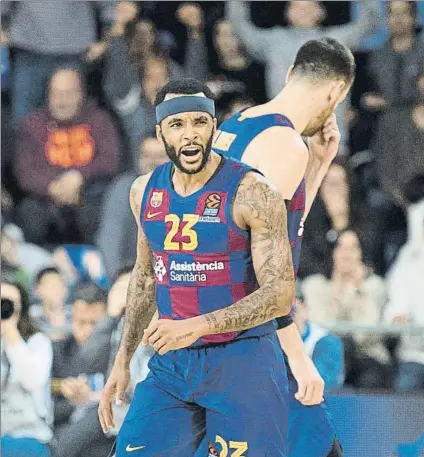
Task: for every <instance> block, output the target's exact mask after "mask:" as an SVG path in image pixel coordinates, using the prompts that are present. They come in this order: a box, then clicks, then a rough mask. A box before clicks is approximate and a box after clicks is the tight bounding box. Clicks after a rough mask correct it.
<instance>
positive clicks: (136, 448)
mask: <svg viewBox="0 0 424 457" xmlns="http://www.w3.org/2000/svg"><path fill="white" fill-rule="evenodd" d="M145 447H146V446H135V447H132V446H131V445H130V444H127V447H126V448H125V450H126V451H127V452H133V451H139V450H140V449H144V448H145Z"/></svg>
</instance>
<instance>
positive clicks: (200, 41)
mask: <svg viewBox="0 0 424 457" xmlns="http://www.w3.org/2000/svg"><path fill="white" fill-rule="evenodd" d="M118 11H119V9H118ZM177 15H178V18H179V20H180V21H181V22H182V23H183V24H184V25H185V26H186V28H187V30H188V40H187V46H186V53H185V54H186V55H185V63H184V68H181V67H179V66H178V65H177V64H176V63H175V62H174V61H173V60H171V59H170V58H169V56H167V55H166V54H164V53H163V52H161V51H160V49H159V47H158V43H157V37H156V31H155V28H154V25H153V24H152V23H151V22H150V21H148V20H144V19H143V20H142V21H140V22H139V23H138V24H137V25H136V26H135V34H134V36H133V37H132V41H131V43H130V45H128V44H127V42H126V40H125V38H124V32H125V26H126V24H127V23H128V22H129V21H130V19H131V17H130V16H129V15H123V16H121V15H117V17H116V19H115V23H114V25H113V27H112V29H111V33H110V35H111V40H110V43H109V52H108V55H107V57H106V61H105V72H104V81H103V82H104V92H105V94H106V98H107V100H108V102H109V104H110V106H111V107H112V109H113V110H114V111H115V112H116V114H117V115H118V117H119V119H120V121H121V124H122V127H123V131H124V133H125V136H126V138H127V140H128V143H129V149H130V154H129V157H128V158H127V163H126V165H127V168H128V169H129V170H132V171H135V170H137V171H136V172H138V153H139V146H140V142H141V140H142V139H143V138H144V137H145V136H148V135H150V133H151V132H152V131H154V129H155V126H156V112H155V106H154V101H155V98H156V94H157V92H158V91H159V89H161V88H162V87H163V86H164V85H165V84H166V83H167V81H168V79H171V78H179V77H182V76H184V75H186V76H190V77H194V78H196V79H200V80H204V79H205V78H206V74H207V71H208V69H207V54H206V52H207V51H206V45H205V40H204V35H203V15H202V13H201V9H200V7H199V6H198V5H197V6H195V5H182V6H181V7H180V8H179V10H178V11H177Z"/></svg>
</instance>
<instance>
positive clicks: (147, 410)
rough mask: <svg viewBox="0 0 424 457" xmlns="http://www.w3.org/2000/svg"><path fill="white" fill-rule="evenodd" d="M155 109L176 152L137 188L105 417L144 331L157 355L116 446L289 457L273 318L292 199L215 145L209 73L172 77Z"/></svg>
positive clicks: (285, 285)
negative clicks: (130, 262) (130, 259)
mask: <svg viewBox="0 0 424 457" xmlns="http://www.w3.org/2000/svg"><path fill="white" fill-rule="evenodd" d="M156 115H157V135H158V138H159V139H160V140H161V141H162V142H163V143H164V145H165V147H166V150H167V153H168V156H169V158H170V159H171V161H170V162H169V163H167V164H165V165H163V166H160V167H159V168H157V169H156V170H155V171H154V172H153V173H150V174H149V175H146V176H142V177H140V178H138V179H137V180H136V181H135V182H134V184H133V186H132V189H131V195H130V201H131V207H132V210H133V213H134V216H135V218H136V220H137V223H138V246H137V261H136V265H135V268H134V271H133V273H132V278H131V283H130V287H129V292H128V303H127V311H126V317H125V327H124V332H123V338H122V342H121V346H120V349H119V351H118V354H117V357H116V360H115V363H114V366H113V369H112V371H111V374H110V377H109V379H108V382H107V384H106V386H105V389H104V391H103V394H102V399H101V402H100V405H99V417H100V421H101V425H102V428H103V430H104V431H105V432H106V431H107V430H108V429H109V428H110V427H112V426H113V417H112V412H111V403H112V400H113V396H114V394H115V392H117V394H118V397H119V398H121V399H122V396H123V393H124V391H125V388H126V387H127V384H128V381H129V376H130V375H129V364H130V360H131V357H132V355H133V353H134V351H135V350H136V348H137V346H138V345H139V343H140V341H141V340H142V338H143V342H144V343H148V344H150V345H151V346H152V347H153V348H154V349H155V351H157V352H156V354H155V355H154V356H153V357H152V359H151V360H150V363H149V367H150V373H149V375H148V377H147V379H146V380H145V381H144V382H141V383H139V384H138V385H137V387H136V390H135V393H134V398H133V400H132V403H131V406H130V409H129V411H128V414H127V416H126V418H125V421H124V423H123V425H122V428H121V430H120V432H119V435H118V438H117V443H116V456H117V457H124V456H128V455H134V456H140V457H141V456H143V457H148V456H150V457H152V456H155V457H169V456H171V455H179V456H192V455H194V453H195V452H196V449H197V448H198V446H199V444H200V442H201V441H202V440H203V442H204V443H207V447H206V453H207V452H208V450H209V454H211V453H212V455H213V454H214V453H216V452H217V451H216V449H219V450H220V455H228V456H230V455H238V456H244V457H248V456H251V457H256V456H264V457H265V456H268V457H286V456H287V450H286V449H287V439H286V434H287V394H288V381H287V373H286V367H285V362H284V357H283V354H282V351H281V347H280V343H279V341H278V337H277V333H276V324H275V322H276V321H275V319H276V318H278V317H282V316H287V315H288V314H289V313H290V309H291V306H292V302H293V297H294V273H293V266H292V258H291V251H290V243H289V240H288V234H287V210H286V206H285V202H284V199H283V198H282V196H281V194H280V193H279V192H278V191H277V190H276V188H275V187H274V186H273V185H271V184H269V183H268V181H267V180H266V179H265V178H264V177H263V176H262V175H261V174H259V173H258V172H257V171H256V170H255V169H253V168H252V167H249V166H247V165H244V164H242V163H241V162H238V161H237V160H234V159H230V158H225V157H223V156H222V155H220V154H217V153H215V152H213V151H211V145H212V139H213V136H214V133H215V129H216V119H215V108H214V102H213V99H212V94H211V93H210V91H209V89H208V88H207V87H206V86H204V85H203V84H201V83H198V82H196V81H194V80H182V81H176V82H171V83H169V84H168V85H167V86H166V87H165V88H164V89H162V91H160V92H159V94H158V98H157V107H156ZM156 306H157V309H158V312H159V320H157V321H155V322H153V323H152V324H150V325H149V326H148V323H149V321H150V318H151V316H152V315H153V312H154V310H155V308H156ZM143 335H144V336H143ZM205 455H206V454H205Z"/></svg>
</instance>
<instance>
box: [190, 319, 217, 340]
mask: <svg viewBox="0 0 424 457" xmlns="http://www.w3.org/2000/svg"><path fill="white" fill-rule="evenodd" d="M192 323H193V332H194V334H195V335H196V336H197V338H202V337H203V336H205V335H210V334H211V333H213V332H211V329H210V327H209V324H208V322H207V320H206V319H205V317H204V316H196V317H193V318H192Z"/></svg>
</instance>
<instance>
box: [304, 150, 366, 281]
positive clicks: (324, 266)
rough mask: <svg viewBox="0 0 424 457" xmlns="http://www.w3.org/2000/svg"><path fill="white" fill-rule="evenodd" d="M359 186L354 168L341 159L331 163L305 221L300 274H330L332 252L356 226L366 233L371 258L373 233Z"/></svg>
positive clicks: (305, 275)
mask: <svg viewBox="0 0 424 457" xmlns="http://www.w3.org/2000/svg"><path fill="white" fill-rule="evenodd" d="M359 200H360V196H359V192H358V187H357V185H356V182H355V180H354V177H353V175H352V174H351V173H350V171H349V170H348V169H347V168H345V167H344V166H343V165H342V162H340V161H338V160H337V159H336V160H335V161H334V162H333V163H332V164H331V166H330V168H329V170H328V173H327V175H326V176H325V178H324V181H323V183H322V185H321V188H320V191H319V194H318V196H317V198H316V200H315V201H314V203H313V205H312V208H311V211H310V213H309V216H308V219H307V221H306V223H305V230H304V233H303V242H302V257H301V263H300V271H299V277H301V278H305V277H307V276H310V275H312V274H323V275H326V276H329V275H330V273H331V253H332V251H333V248H334V245H335V243H336V242H337V238H338V237H339V234H340V233H341V232H342V231H343V230H346V229H347V228H354V229H355V230H358V231H359V232H360V233H362V234H363V235H364V238H366V240H367V246H366V248H365V249H364V255H366V256H367V259H366V260H367V262H369V261H370V259H369V257H371V258H372V255H370V252H369V251H370V250H371V248H372V246H373V239H374V236H373V233H372V232H371V230H370V229H369V228H368V227H369V226H368V224H367V210H366V207H365V205H364V204H362V203H361V204H359V203H358V202H359Z"/></svg>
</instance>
